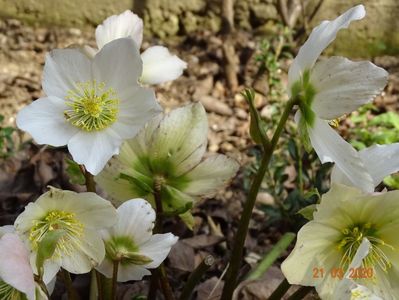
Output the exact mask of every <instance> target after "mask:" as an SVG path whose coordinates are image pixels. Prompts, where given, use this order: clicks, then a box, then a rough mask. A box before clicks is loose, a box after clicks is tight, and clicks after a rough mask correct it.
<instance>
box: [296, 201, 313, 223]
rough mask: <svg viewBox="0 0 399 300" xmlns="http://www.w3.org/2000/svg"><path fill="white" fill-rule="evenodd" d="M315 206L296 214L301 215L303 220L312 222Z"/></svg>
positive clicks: (305, 208)
mask: <svg viewBox="0 0 399 300" xmlns="http://www.w3.org/2000/svg"><path fill="white" fill-rule="evenodd" d="M316 207H317V204H311V205H308V206H306V207H304V208H302V209H300V210H299V211H298V214H300V215H302V216H303V217H304V218H305V219H307V220H309V221H312V220H313V213H314V212H315V210H316Z"/></svg>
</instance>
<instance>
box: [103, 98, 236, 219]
mask: <svg viewBox="0 0 399 300" xmlns="http://www.w3.org/2000/svg"><path fill="white" fill-rule="evenodd" d="M207 133H208V122H207V118H206V113H205V110H204V108H203V106H202V105H201V104H199V103H196V104H191V105H187V106H185V107H182V108H178V109H175V110H173V111H172V112H171V113H169V114H165V115H163V116H159V117H157V118H155V119H153V120H152V121H151V122H149V123H148V124H147V125H146V127H145V128H144V129H143V130H142V131H141V132H140V133H139V134H138V135H137V137H136V138H134V139H132V140H129V141H127V142H125V143H124V144H123V146H122V148H121V153H120V155H119V156H117V157H115V158H113V159H112V160H111V161H110V162H109V164H108V165H107V166H106V168H105V169H104V171H103V172H101V173H100V174H99V175H98V176H96V177H95V180H96V182H97V183H98V184H99V186H100V187H102V188H103V189H104V190H105V191H106V192H107V193H108V194H109V195H110V196H111V197H112V198H114V199H115V200H116V201H117V202H118V203H122V202H123V201H126V200H129V199H132V198H137V197H142V198H145V199H147V200H148V201H150V203H151V204H152V205H153V206H154V207H155V199H154V197H153V195H154V192H156V191H157V190H158V191H160V198H161V199H162V206H163V210H164V212H165V213H174V214H179V215H180V217H182V218H183V220H184V221H185V222H186V224H188V225H189V226H192V225H193V218H192V216H191V214H190V213H189V209H190V208H191V207H192V205H193V202H195V201H196V200H197V199H199V198H201V197H205V196H211V195H213V194H214V193H216V191H217V190H218V189H219V188H221V187H222V186H223V185H225V184H226V183H227V182H228V181H229V180H230V179H231V178H232V177H233V176H234V174H235V173H236V172H237V170H238V168H239V165H238V163H237V162H236V161H235V160H233V159H231V158H228V157H226V156H225V155H221V154H215V155H212V156H209V157H207V158H206V159H203V156H204V154H205V151H206V146H207Z"/></svg>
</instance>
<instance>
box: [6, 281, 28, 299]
mask: <svg viewBox="0 0 399 300" xmlns="http://www.w3.org/2000/svg"><path fill="white" fill-rule="evenodd" d="M0 299H2V300H20V299H26V297H25V296H24V295H23V294H22V293H21V292H19V291H18V290H16V289H15V288H13V287H12V286H11V285H9V284H7V283H5V282H4V281H2V280H1V279H0Z"/></svg>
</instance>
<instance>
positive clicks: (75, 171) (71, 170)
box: [65, 158, 85, 185]
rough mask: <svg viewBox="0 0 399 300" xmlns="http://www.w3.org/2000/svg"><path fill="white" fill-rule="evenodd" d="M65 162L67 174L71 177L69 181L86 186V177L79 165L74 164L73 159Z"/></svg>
mask: <svg viewBox="0 0 399 300" xmlns="http://www.w3.org/2000/svg"><path fill="white" fill-rule="evenodd" d="M65 162H66V164H67V167H66V170H65V171H66V172H67V174H68V176H69V181H70V182H71V183H72V184H80V185H84V184H85V177H84V176H83V174H82V171H81V170H80V167H79V165H78V164H77V163H76V162H74V161H73V160H71V159H68V158H66V159H65Z"/></svg>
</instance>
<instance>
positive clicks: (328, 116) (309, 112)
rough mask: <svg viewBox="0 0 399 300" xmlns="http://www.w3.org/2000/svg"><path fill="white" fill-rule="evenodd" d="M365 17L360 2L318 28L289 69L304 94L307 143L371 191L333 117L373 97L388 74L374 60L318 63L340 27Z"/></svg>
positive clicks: (294, 93)
mask: <svg viewBox="0 0 399 300" xmlns="http://www.w3.org/2000/svg"><path fill="white" fill-rule="evenodd" d="M364 16H365V9H364V7H363V5H358V6H355V7H353V8H351V9H349V10H348V11H347V12H345V13H344V14H342V15H341V16H339V17H338V18H337V19H335V20H333V21H323V22H322V23H321V24H320V25H319V26H317V27H316V28H314V29H313V31H312V33H311V34H310V36H309V38H308V40H307V41H306V42H305V44H304V45H303V46H302V47H301V48H300V50H299V52H298V55H297V56H296V57H295V59H294V61H293V63H292V65H291V67H290V69H289V72H288V85H289V93H290V96H291V97H292V98H299V108H300V110H299V111H298V112H297V114H296V116H295V119H296V121H297V122H298V123H299V125H300V130H301V134H302V136H303V139H304V141H305V145H306V146H307V148H308V149H309V148H310V145H309V140H310V144H311V145H312V146H313V148H314V149H315V151H316V153H317V155H318V156H319V158H320V160H321V162H322V163H326V162H334V163H335V164H336V165H337V166H338V167H339V168H340V170H341V171H342V172H343V173H344V174H345V175H346V176H347V177H348V178H351V181H352V182H353V183H354V185H356V186H359V187H362V189H363V190H368V191H370V190H372V189H373V181H372V178H371V177H370V175H369V174H368V173H367V171H366V170H365V166H364V165H363V163H362V161H361V159H360V158H359V155H358V153H357V152H356V150H355V149H354V148H353V147H352V146H351V145H350V144H349V143H347V142H346V141H345V140H344V139H342V138H341V137H340V136H339V134H338V133H337V132H335V130H333V129H332V128H331V127H330V126H329V123H328V122H329V120H333V119H336V118H339V117H341V116H342V115H344V114H347V113H350V112H352V111H354V110H355V109H357V108H358V107H359V106H361V105H363V104H365V103H367V102H370V101H372V100H373V99H374V97H375V96H376V95H378V94H379V93H381V91H382V90H383V88H384V86H385V85H386V82H387V77H388V73H387V72H386V71H385V70H384V69H382V68H379V67H377V66H375V65H374V64H372V63H370V62H368V61H360V62H353V61H350V60H348V59H346V58H343V57H331V58H328V59H326V60H323V61H319V62H316V61H317V59H318V57H319V56H320V54H321V53H322V52H323V50H324V49H325V48H326V47H327V46H328V45H329V44H330V43H331V42H332V41H333V40H334V39H335V37H336V35H337V32H338V31H339V30H340V29H342V28H347V27H348V26H349V23H350V22H351V21H354V20H360V19H362V18H363V17H364Z"/></svg>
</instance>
